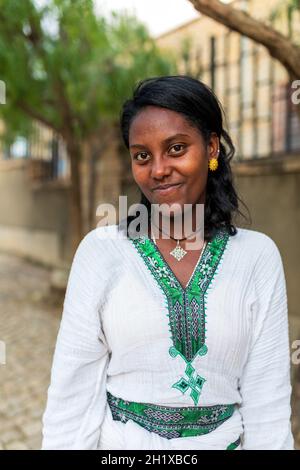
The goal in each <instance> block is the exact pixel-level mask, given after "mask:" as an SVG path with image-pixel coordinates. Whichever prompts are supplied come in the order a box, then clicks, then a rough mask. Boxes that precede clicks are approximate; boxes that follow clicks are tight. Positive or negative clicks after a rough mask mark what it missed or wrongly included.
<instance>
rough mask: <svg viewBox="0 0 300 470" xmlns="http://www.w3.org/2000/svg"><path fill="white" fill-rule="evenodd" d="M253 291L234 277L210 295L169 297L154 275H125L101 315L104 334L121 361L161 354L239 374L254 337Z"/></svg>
mask: <svg viewBox="0 0 300 470" xmlns="http://www.w3.org/2000/svg"><path fill="white" fill-rule="evenodd" d="M248 290H249V289H248V287H247V284H246V285H244V284H243V283H241V279H240V276H239V274H238V273H236V274H235V273H234V272H233V271H229V272H228V275H227V276H224V275H223V276H218V277H216V279H214V282H213V283H211V285H210V286H208V288H207V289H206V291H205V292H202V291H201V290H197V289H193V288H191V289H186V290H184V289H181V290H176V289H174V290H173V291H170V292H169V291H166V290H165V289H163V287H162V285H161V284H160V283H159V282H158V281H157V279H155V278H153V277H152V276H149V273H147V274H146V275H144V276H138V273H137V272H135V271H131V270H128V271H124V273H123V275H122V276H120V278H119V280H118V283H117V284H116V285H115V287H114V288H113V290H112V291H111V292H110V293H109V295H108V298H107V302H106V305H105V308H104V309H103V311H102V312H101V315H102V327H103V331H104V334H105V337H106V340H107V343H108V345H109V348H110V350H111V351H113V353H114V355H115V356H119V357H122V356H123V357H127V358H128V357H130V355H131V353H132V354H134V355H137V354H143V353H144V352H147V356H148V357H149V355H150V356H151V354H152V356H153V357H157V350H158V349H159V350H166V354H167V355H172V353H173V355H180V356H181V357H182V358H183V359H184V360H185V362H187V363H188V362H190V363H191V362H192V361H193V360H194V359H195V358H196V356H202V358H203V359H205V360H206V361H212V362H214V363H216V364H217V363H218V362H219V363H220V364H221V363H224V361H225V362H227V363H228V364H229V366H228V367H230V368H233V369H234V367H236V366H237V365H238V363H240V364H242V363H243V362H244V360H245V358H246V355H247V350H248V345H249V341H250V338H251V333H252V323H251V310H250V302H249V299H250V297H249V295H248V293H249V292H248ZM231 372H232V371H231Z"/></svg>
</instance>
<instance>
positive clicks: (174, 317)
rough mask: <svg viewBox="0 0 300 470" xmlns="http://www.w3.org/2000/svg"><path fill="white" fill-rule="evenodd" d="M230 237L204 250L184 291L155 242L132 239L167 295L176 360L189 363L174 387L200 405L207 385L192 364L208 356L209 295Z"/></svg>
mask: <svg viewBox="0 0 300 470" xmlns="http://www.w3.org/2000/svg"><path fill="white" fill-rule="evenodd" d="M228 239H229V234H228V232H227V230H226V229H225V228H222V229H220V230H219V231H218V233H217V234H216V235H215V237H214V239H213V240H211V241H210V242H208V243H207V245H206V246H205V247H204V250H203V253H202V256H201V259H200V261H199V262H198V265H197V266H196V268H195V270H194V273H193V275H192V276H191V279H190V281H189V283H188V285H187V286H186V288H185V289H184V288H183V287H182V286H181V284H180V282H179V281H178V279H177V278H176V276H175V275H174V273H173V271H172V270H171V268H170V267H169V265H168V263H167V262H166V261H165V259H164V258H163V256H162V255H161V253H160V252H159V250H158V248H157V247H156V245H155V243H154V242H153V241H152V240H151V239H150V238H148V237H146V236H140V237H138V238H133V239H131V241H132V243H133V245H134V246H135V247H136V249H137V250H138V252H139V253H140V254H141V256H142V258H143V260H144V261H145V263H146V266H147V267H148V269H149V270H150V272H151V273H152V275H153V277H154V278H155V279H156V281H157V283H158V286H159V287H160V289H161V290H162V291H163V292H164V294H165V298H166V306H167V308H168V319H169V327H170V333H171V339H172V342H173V346H172V347H171V348H170V349H169V354H170V355H171V356H172V357H174V358H175V357H176V356H178V355H179V356H180V357H181V358H182V359H183V360H184V361H185V363H186V369H185V374H186V376H187V377H182V378H181V379H180V380H179V381H178V382H176V383H175V384H173V385H172V387H173V388H177V389H178V390H180V391H181V392H182V393H185V392H186V391H187V390H190V396H191V398H192V399H193V402H194V404H195V405H196V404H197V403H198V401H199V397H200V394H201V390H202V387H203V384H204V382H205V381H206V380H205V379H204V378H203V377H201V376H200V375H198V374H197V373H195V369H194V367H193V366H192V362H193V360H194V359H195V357H196V356H197V355H199V356H204V355H205V354H206V353H207V346H206V344H205V338H206V335H205V333H206V328H205V323H206V314H205V307H206V298H205V296H206V294H207V290H208V289H209V286H210V284H211V281H212V279H213V278H214V276H215V274H216V273H217V268H218V266H219V264H220V261H221V258H222V256H223V254H224V251H225V248H226V246H227V242H228Z"/></svg>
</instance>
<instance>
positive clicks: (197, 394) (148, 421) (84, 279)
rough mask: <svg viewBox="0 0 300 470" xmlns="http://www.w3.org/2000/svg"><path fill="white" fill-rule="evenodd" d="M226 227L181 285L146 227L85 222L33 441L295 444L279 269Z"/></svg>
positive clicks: (68, 445)
mask: <svg viewBox="0 0 300 470" xmlns="http://www.w3.org/2000/svg"><path fill="white" fill-rule="evenodd" d="M237 230H238V233H237V234H236V235H235V236H230V235H229V234H228V233H227V232H225V231H224V230H223V229H221V230H220V231H219V233H218V234H217V235H216V236H215V238H214V239H213V240H212V241H211V242H209V243H207V245H206V246H205V248H204V249H203V251H202V255H201V257H200V258H199V260H198V263H197V265H196V267H195V269H194V272H193V274H192V276H191V278H190V280H189V283H188V286H187V287H186V289H183V288H182V287H181V285H180V283H179V281H178V279H177V278H176V277H175V275H174V273H173V272H172V270H171V268H170V266H169V265H168V264H167V262H166V261H165V260H164V258H163V256H162V254H161V253H160V252H159V249H158V247H157V246H156V245H155V243H154V242H153V240H151V239H149V238H147V237H140V238H137V239H131V238H127V237H126V236H125V235H124V233H123V232H120V231H119V230H118V225H110V226H106V227H98V228H96V229H93V230H91V231H90V232H89V233H88V234H87V235H86V236H85V237H84V239H83V240H82V241H81V243H80V245H79V247H78V249H77V251H76V254H75V256H74V259H73V263H72V267H71V271H70V275H69V280H68V286H67V290H66V295H65V300H64V307H63V315H62V320H61V324H60V329H59V333H58V337H57V342H56V348H55V353H54V357H53V364H52V371H51V383H50V386H49V389H48V397H47V405H46V409H45V412H44V415H43V443H42V449H94V450H96V449H103V450H117V449H121V450H125V449H148V450H150V449H169V450H170V449H172V450H179V449H181V450H182V449H194V450H196V449H206V450H211V449H213V450H223V449H237V450H238V449H253V450H254V449H277V450H283V449H294V440H293V436H292V432H291V422H290V417H291V406H290V397H291V382H290V350H289V335H288V316H287V297H286V283H285V275H284V269H283V264H282V259H281V255H280V252H279V250H278V248H277V246H276V244H275V243H274V241H273V240H272V239H271V238H270V237H269V236H267V235H265V234H264V233H261V232H258V231H254V230H247V229H243V228H237Z"/></svg>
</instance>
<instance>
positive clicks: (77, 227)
mask: <svg viewBox="0 0 300 470" xmlns="http://www.w3.org/2000/svg"><path fill="white" fill-rule="evenodd" d="M66 146H67V152H68V156H69V158H70V165H71V192H70V203H71V243H72V252H73V253H75V251H76V249H77V247H78V245H79V243H80V241H81V240H82V238H83V235H84V233H83V214H82V200H81V174H80V161H81V146H80V144H79V143H77V142H76V140H75V139H72V138H70V137H69V138H68V139H67V140H66Z"/></svg>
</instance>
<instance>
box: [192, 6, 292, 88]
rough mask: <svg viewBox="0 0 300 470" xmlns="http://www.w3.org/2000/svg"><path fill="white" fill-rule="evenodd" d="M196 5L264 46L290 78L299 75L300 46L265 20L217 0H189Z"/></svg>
mask: <svg viewBox="0 0 300 470" xmlns="http://www.w3.org/2000/svg"><path fill="white" fill-rule="evenodd" d="M189 1H190V2H191V3H192V4H193V6H194V7H195V9H196V10H197V11H199V12H200V13H202V14H203V15H205V16H209V17H210V18H212V19H213V20H215V21H217V22H218V23H221V24H223V25H224V26H226V27H227V28H229V29H232V30H233V31H236V32H238V33H240V34H242V35H243V36H247V37H248V38H250V39H252V40H253V41H255V42H258V43H259V44H262V45H263V46H265V47H266V48H267V49H268V51H269V53H270V55H271V56H272V57H274V59H277V60H278V61H279V62H280V63H281V64H282V65H283V66H284V67H285V68H286V69H287V71H288V73H289V75H290V76H291V78H293V79H295V78H299V77H300V47H299V46H298V45H296V44H294V43H293V42H291V40H290V39H289V38H288V37H286V36H284V35H283V34H281V33H280V32H278V31H276V30H275V29H274V28H272V27H271V26H268V25H267V24H266V23H264V22H262V21H259V20H256V19H254V18H253V17H251V16H250V15H249V14H248V13H246V12H244V11H242V10H238V9H237V8H234V7H232V6H230V5H227V4H225V3H222V2H220V1H219V0H189Z"/></svg>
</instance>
